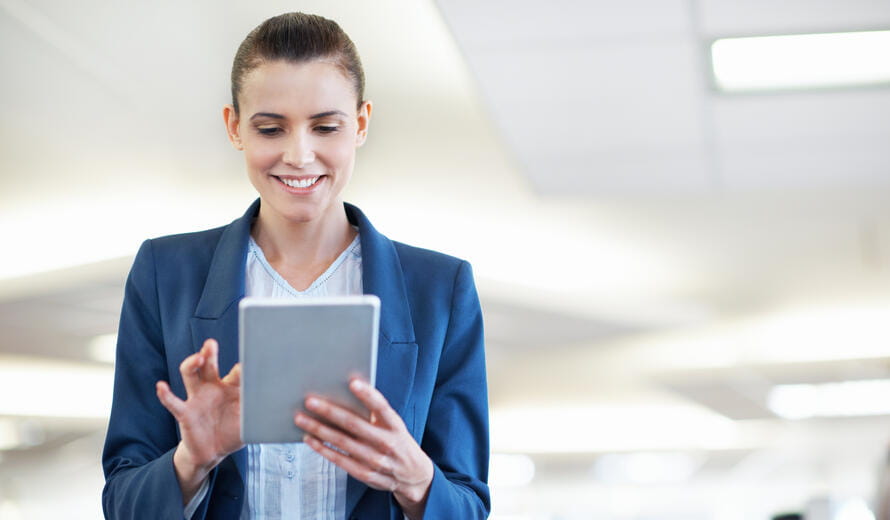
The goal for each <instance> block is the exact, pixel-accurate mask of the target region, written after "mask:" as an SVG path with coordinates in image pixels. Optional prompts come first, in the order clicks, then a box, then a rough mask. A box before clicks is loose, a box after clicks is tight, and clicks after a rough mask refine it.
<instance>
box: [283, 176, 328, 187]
mask: <svg viewBox="0 0 890 520" xmlns="http://www.w3.org/2000/svg"><path fill="white" fill-rule="evenodd" d="M275 178H276V179H278V180H279V181H281V182H282V183H284V184H285V185H287V186H289V187H291V188H308V187H310V186H312V185H313V184H315V183H316V182H318V179H320V178H321V177H320V176H319V177H306V178H303V179H285V178H283V177H275Z"/></svg>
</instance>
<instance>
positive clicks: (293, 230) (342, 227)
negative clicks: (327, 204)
mask: <svg viewBox="0 0 890 520" xmlns="http://www.w3.org/2000/svg"><path fill="white" fill-rule="evenodd" d="M264 209H265V210H266V211H264ZM251 235H252V236H253V239H254V240H255V241H256V243H257V244H258V245H259V246H260V248H261V249H262V250H263V255H265V257H266V260H268V261H269V263H270V264H272V266H273V267H275V268H276V270H278V271H279V272H281V273H282V274H283V273H284V272H288V273H291V274H294V273H297V272H302V273H301V274H303V275H308V276H312V275H313V274H315V273H314V272H315V271H318V270H319V269H321V272H324V269H326V268H327V266H328V265H330V264H331V262H333V261H334V260H335V259H336V258H337V257H338V256H339V255H340V253H342V252H343V250H344V249H346V247H347V246H348V245H349V243H350V242H352V240H353V239H354V238H355V235H356V233H355V230H354V229H353V228H352V226H351V225H350V224H349V220H348V219H347V218H346V212H345V211H344V210H343V205H342V204H334V206H333V207H332V208H330V210H329V211H327V212H326V213H325V214H324V215H321V216H320V218H317V219H314V220H311V221H308V222H293V221H290V220H288V219H286V218H285V217H283V216H282V215H280V214H277V213H275V212H274V211H272V210H270V209H268V207H267V206H263V205H262V203H261V204H260V212H259V215H258V216H257V220H256V222H255V223H254V226H253V229H252V230H251ZM317 274H321V273H320V272H319V273H317Z"/></svg>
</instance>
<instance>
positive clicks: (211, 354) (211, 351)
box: [201, 338, 219, 382]
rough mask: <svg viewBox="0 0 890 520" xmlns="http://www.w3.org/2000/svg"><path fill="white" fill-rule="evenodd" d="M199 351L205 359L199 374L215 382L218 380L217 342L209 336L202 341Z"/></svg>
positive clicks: (206, 379)
mask: <svg viewBox="0 0 890 520" xmlns="http://www.w3.org/2000/svg"><path fill="white" fill-rule="evenodd" d="M201 352H202V354H203V355H204V360H205V361H204V368H203V369H202V370H201V376H202V378H203V379H204V380H205V381H211V382H216V381H217V380H219V343H217V341H216V340H215V339H213V338H209V339H207V340H205V341H204V346H203V347H201Z"/></svg>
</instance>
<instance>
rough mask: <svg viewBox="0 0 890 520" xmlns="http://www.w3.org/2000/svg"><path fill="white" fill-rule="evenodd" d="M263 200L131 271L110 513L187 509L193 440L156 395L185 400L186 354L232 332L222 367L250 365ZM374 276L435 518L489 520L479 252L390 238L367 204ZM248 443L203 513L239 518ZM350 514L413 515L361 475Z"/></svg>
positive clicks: (351, 214)
mask: <svg viewBox="0 0 890 520" xmlns="http://www.w3.org/2000/svg"><path fill="white" fill-rule="evenodd" d="M259 204H260V202H259V200H257V201H255V202H254V203H253V205H251V207H250V208H249V209H248V210H247V212H246V213H245V214H244V216H243V217H241V218H239V219H237V220H235V221H233V222H232V223H231V224H229V225H228V226H224V227H220V228H216V229H211V230H208V231H201V232H197V233H188V234H183V235H173V236H168V237H162V238H157V239H154V240H147V241H145V242H144V243H143V244H142V247H141V248H140V249H139V252H138V253H137V255H136V258H135V260H134V263H133V267H132V269H131V271H130V275H129V277H128V279H127V284H126V289H125V294H124V304H123V309H122V311H121V320H120V329H119V333H118V344H117V361H116V366H115V374H114V399H113V403H112V409H111V418H110V421H109V424H108V434H107V437H106V439H105V449H104V452H103V455H102V465H103V469H104V472H105V488H104V490H103V492H102V506H103V509H104V511H105V516H106V518H114V519H136V518H183V504H182V494H181V492H180V489H179V484H178V482H177V480H176V475H175V473H174V469H173V451H174V449H175V447H176V445H177V444H178V443H179V440H180V436H179V432H178V429H177V423H176V421H175V419H174V418H173V416H172V415H171V414H170V413H169V412H168V411H167V410H166V409H165V408H164V407H163V406H162V405H161V403H160V402H159V401H158V399H157V397H156V394H155V382H156V381H158V380H166V381H169V383H170V387H171V389H172V390H173V392H174V393H175V394H176V395H178V396H179V397H180V398H182V399H185V397H186V392H185V386H184V385H183V382H182V377H181V376H180V374H179V364H180V363H181V362H182V360H183V359H185V358H186V357H187V356H189V355H191V354H193V353H194V352H197V351H198V350H199V349H200V348H201V345H202V344H203V342H204V340H205V339H207V338H216V339H217V340H218V341H219V346H220V349H219V369H220V373H221V374H226V373H228V371H229V369H231V367H232V366H233V365H234V364H235V363H236V362H237V361H238V345H237V342H238V340H237V338H238V319H237V318H238V305H237V304H238V301H239V300H240V299H241V298H242V297H243V296H244V270H245V262H246V255H247V242H248V236H249V233H250V227H251V222H252V219H253V218H254V217H255V216H256V214H257V212H258V210H259ZM345 210H346V213H347V216H348V218H349V221H350V222H351V223H352V224H353V225H356V226H358V228H359V235H360V240H361V246H362V277H363V278H362V283H363V287H364V292H365V293H366V294H375V295H377V296H378V297H379V298H380V301H381V315H380V337H379V344H378V360H377V387H378V388H379V389H380V391H381V392H382V393H383V395H385V396H386V398H387V399H388V400H389V403H390V405H391V406H392V407H393V409H395V410H396V412H398V413H399V415H400V416H401V417H402V419H404V421H405V425H406V426H407V427H408V430H409V431H410V432H411V433H412V434H413V436H414V438H415V439H416V440H417V442H418V443H419V444H420V446H421V447H422V448H423V450H424V451H425V452H426V453H427V455H429V457H430V458H431V459H432V460H433V462H434V464H435V473H434V476H433V482H432V486H431V488H430V492H429V498H428V500H427V505H426V515H425V518H428V519H435V518H460V519H472V518H485V517H486V516H487V515H488V512H489V510H490V500H489V491H488V486H487V484H486V481H487V477H488V403H487V399H488V398H487V387H486V378H485V355H484V352H483V340H482V313H481V310H480V306H479V299H478V296H477V294H476V289H475V285H474V283H473V275H472V272H471V270H470V266H469V264H468V263H467V262H465V261H462V260H458V259H456V258H452V257H449V256H446V255H443V254H440V253H435V252H432V251H428V250H424V249H418V248H415V247H410V246H407V245H404V244H401V243H398V242H393V241H390V240H389V239H388V238H386V237H385V236H383V235H381V234H380V233H378V232H377V231H376V230H375V229H374V227H373V226H372V225H371V223H370V222H369V221H368V219H367V218H366V217H365V215H364V214H363V213H362V212H361V211H360V210H359V209H358V208H356V207H355V206H352V205H349V204H345ZM246 459H247V450H246V449H242V450H240V451H238V452H235V453H233V454H231V455H230V456H228V457H227V458H226V459H225V460H223V462H222V463H220V464H219V466H217V467H216V468H215V469H214V470H213V472H212V473H211V475H210V477H209V478H210V491H209V492H208V493H207V497H206V498H205V499H204V500H203V502H202V503H201V505H200V506H199V508H198V511H197V512H196V513H195V516H194V517H193V518H196V519H198V518H205V519H226V520H230V519H237V518H238V517H239V515H240V512H241V507H242V502H243V500H244V495H245V493H244V482H245V480H246V479H245V477H246V475H245V471H246V470H245V468H246V465H247V464H246ZM346 512H347V518H349V519H353V518H354V519H375V520H376V519H392V520H401V519H402V513H401V510H400V509H399V506H398V503H397V502H396V501H395V499H394V497H393V496H392V493H389V492H383V491H377V490H374V489H371V488H369V487H367V486H366V485H364V484H362V483H361V482H360V481H358V480H355V479H353V478H352V477H349V480H348V483H347V493H346Z"/></svg>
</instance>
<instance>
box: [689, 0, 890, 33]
mask: <svg viewBox="0 0 890 520" xmlns="http://www.w3.org/2000/svg"><path fill="white" fill-rule="evenodd" d="M696 3H697V4H698V6H699V13H700V20H701V28H702V30H703V32H704V33H705V34H707V35H709V36H712V37H719V36H739V35H747V34H794V33H806V32H830V31H852V30H862V29H874V28H877V27H884V28H886V27H887V26H888V25H890V2H887V1H886V0H844V1H839V0H784V1H782V2H776V1H774V0H746V1H744V2H739V1H738V0H698V1H697V2H696Z"/></svg>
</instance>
